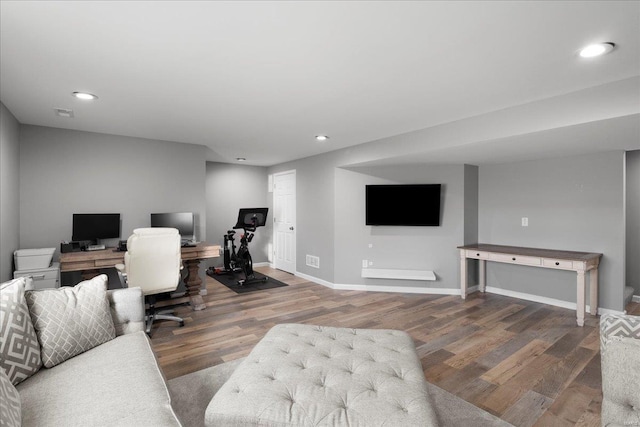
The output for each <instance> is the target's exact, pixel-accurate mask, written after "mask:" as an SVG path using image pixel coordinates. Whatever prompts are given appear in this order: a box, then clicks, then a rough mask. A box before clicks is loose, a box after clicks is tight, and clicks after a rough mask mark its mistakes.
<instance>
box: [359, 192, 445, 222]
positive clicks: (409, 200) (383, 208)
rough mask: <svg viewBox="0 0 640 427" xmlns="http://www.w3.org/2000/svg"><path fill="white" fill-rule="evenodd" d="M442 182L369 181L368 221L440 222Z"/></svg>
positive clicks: (366, 197) (366, 209)
mask: <svg viewBox="0 0 640 427" xmlns="http://www.w3.org/2000/svg"><path fill="white" fill-rule="evenodd" d="M440 187H441V184H391V185H367V186H366V190H365V215H366V221H365V223H366V225H405V226H439V225H440Z"/></svg>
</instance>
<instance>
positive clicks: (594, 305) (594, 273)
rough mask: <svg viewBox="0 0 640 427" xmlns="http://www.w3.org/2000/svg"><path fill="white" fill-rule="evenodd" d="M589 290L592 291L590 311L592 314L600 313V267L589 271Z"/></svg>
mask: <svg viewBox="0 0 640 427" xmlns="http://www.w3.org/2000/svg"><path fill="white" fill-rule="evenodd" d="M589 291H590V293H591V295H590V299H589V304H590V307H589V309H590V310H589V312H590V313H591V314H592V315H594V316H595V315H597V314H598V269H597V268H594V269H593V270H591V271H590V272H589Z"/></svg>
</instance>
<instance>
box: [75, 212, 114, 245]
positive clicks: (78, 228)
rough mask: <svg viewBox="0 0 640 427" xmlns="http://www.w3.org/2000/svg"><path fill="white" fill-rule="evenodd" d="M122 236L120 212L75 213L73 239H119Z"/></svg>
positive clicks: (95, 240) (93, 240)
mask: <svg viewBox="0 0 640 427" xmlns="http://www.w3.org/2000/svg"><path fill="white" fill-rule="evenodd" d="M119 237H120V214H119V213H106V214H94V213H91V214H73V226H72V237H71V239H72V240H74V241H76V242H79V241H87V240H90V241H92V242H97V241H98V239H117V238H119Z"/></svg>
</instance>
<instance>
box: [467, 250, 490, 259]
mask: <svg viewBox="0 0 640 427" xmlns="http://www.w3.org/2000/svg"><path fill="white" fill-rule="evenodd" d="M467 258H476V259H489V252H483V251H469V250H468V251H467Z"/></svg>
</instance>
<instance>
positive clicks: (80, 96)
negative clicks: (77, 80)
mask: <svg viewBox="0 0 640 427" xmlns="http://www.w3.org/2000/svg"><path fill="white" fill-rule="evenodd" d="M72 95H73V96H75V97H76V98H78V99H84V100H85V101H90V100H93V99H98V97H97V96H95V95H94V94H92V93H88V92H73V94H72Z"/></svg>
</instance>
